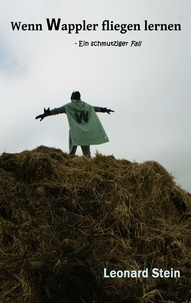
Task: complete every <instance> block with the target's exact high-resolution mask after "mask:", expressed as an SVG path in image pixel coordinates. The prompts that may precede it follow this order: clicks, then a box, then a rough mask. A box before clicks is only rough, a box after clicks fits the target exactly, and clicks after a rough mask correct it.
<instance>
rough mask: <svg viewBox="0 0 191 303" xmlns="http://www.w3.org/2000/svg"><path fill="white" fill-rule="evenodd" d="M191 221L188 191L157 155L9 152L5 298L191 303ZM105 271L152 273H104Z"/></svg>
mask: <svg viewBox="0 0 191 303" xmlns="http://www.w3.org/2000/svg"><path fill="white" fill-rule="evenodd" d="M190 227H191V196H190V194H189V193H188V192H186V191H185V190H183V189H182V188H181V187H180V186H178V185H177V184H176V183H175V181H174V178H173V176H172V175H171V174H169V173H168V172H167V171H166V169H165V168H164V167H162V166H161V165H160V164H159V163H157V162H155V161H147V162H144V163H136V162H133V163H132V162H130V161H128V160H124V159H123V160H118V159H115V158H114V157H113V156H103V155H101V154H97V155H96V156H95V158H93V159H87V158H85V157H78V156H70V155H68V154H66V153H63V152H62V151H61V150H59V149H55V148H49V147H45V146H40V147H38V148H36V149H34V150H32V151H23V152H21V153H17V154H9V153H3V154H2V155H1V156H0V237H1V246H0V250H1V259H0V281H1V283H0V302H1V303H4V302H8V303H9V302H10V303H12V302H14V303H40V302H42V303H45V302H46V303H70V302H72V303H80V302H86V303H98V302H100V303H114V302H116V303H120V302H121V303H130V302H131V303H151V302H153V303H155V302H156V303H158V302H176V303H180V302H181V303H182V302H189V300H190V296H191V293H190V285H191V238H190ZM104 268H105V269H106V270H107V273H110V272H111V271H116V272H118V271H120V272H121V271H124V270H128V271H136V272H137V271H142V270H145V269H147V270H148V273H149V275H148V277H145V278H144V277H130V278H127V277H122V278H120V277H115V278H112V277H110V278H106V277H104ZM153 268H157V269H162V270H171V271H172V270H174V271H176V270H177V271H179V272H180V276H179V277H171V278H167V277H166V278H165V277H161V276H160V277H157V278H156V277H153V276H152V275H151V273H152V270H153Z"/></svg>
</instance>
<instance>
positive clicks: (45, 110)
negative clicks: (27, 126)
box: [35, 107, 51, 121]
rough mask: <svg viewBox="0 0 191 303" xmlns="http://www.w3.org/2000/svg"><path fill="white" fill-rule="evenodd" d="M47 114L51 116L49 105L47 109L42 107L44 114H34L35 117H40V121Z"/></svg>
mask: <svg viewBox="0 0 191 303" xmlns="http://www.w3.org/2000/svg"><path fill="white" fill-rule="evenodd" d="M47 116H51V111H50V107H49V108H48V109H46V108H44V114H42V115H39V116H36V117H35V119H40V121H42V120H43V119H44V118H45V117H47Z"/></svg>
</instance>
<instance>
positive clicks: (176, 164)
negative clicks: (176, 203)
mask: <svg viewBox="0 0 191 303" xmlns="http://www.w3.org/2000/svg"><path fill="white" fill-rule="evenodd" d="M0 8H1V9H0V100H1V133H0V153H2V152H8V153H9V152H11V153H15V152H21V151H23V150H25V149H29V150H31V149H34V148H36V147H37V146H39V145H47V146H51V147H56V148H60V149H62V150H63V151H64V152H68V122H67V118H66V116H65V115H64V114H63V115H58V116H52V117H48V118H46V119H44V120H43V121H42V122H39V120H35V116H36V115H38V114H41V113H42V112H43V108H44V107H46V108H47V107H50V108H54V107H59V106H62V105H63V104H65V103H67V102H69V101H70V95H71V92H72V91H73V90H79V91H80V92H81V97H82V100H84V101H85V102H87V103H90V104H92V105H96V106H103V107H108V108H111V109H113V110H115V113H113V114H111V115H110V116H109V115H107V114H101V113H100V114H98V115H99V117H100V120H101V122H102V124H103V126H104V128H105V130H106V133H107V134H108V137H109V139H110V142H109V143H106V144H103V145H98V146H92V147H91V152H92V155H93V156H94V155H95V152H96V150H98V151H99V152H101V153H102V154H105V155H114V156H115V158H125V159H128V160H130V161H136V162H144V161H147V160H155V161H158V162H159V163H160V164H161V165H163V166H164V167H165V168H166V169H167V170H168V171H169V172H170V173H171V174H172V175H173V176H174V177H175V181H176V182H177V184H179V185H181V186H182V187H183V188H184V189H186V190H189V191H191V181H190V179H191V178H190V171H191V139H190V131H191V119H190V114H191V98H190V97H191V82H190V80H191V59H190V54H191V41H190V32H191V18H190V12H191V1H190V0H168V1H166V0H145V1H144V0H133V1H130V0H97V1H88V0H81V1H77V0H76V1H75V0H74V1H66V0H57V1H53V0H41V1H40V0H38V1H37V0H17V1H14V0H0ZM46 18H49V19H50V20H51V19H52V18H55V19H56V20H57V19H58V18H61V24H81V23H82V22H83V20H85V22H86V23H87V24H98V26H97V27H96V30H95V31H92V30H89V31H87V30H86V31H82V30H81V31H80V33H79V34H76V33H75V30H74V31H72V33H71V34H69V33H68V31H67V30H58V31H55V30H52V31H49V30H48V28H47V23H46ZM104 20H109V21H113V24H119V25H120V24H140V30H139V31H135V30H134V31H133V30H132V31H130V30H128V31H127V33H124V34H123V33H120V31H119V30H113V31H103V30H102V22H103V21H104ZM144 20H147V22H148V23H149V24H162V23H166V24H180V25H181V31H174V30H173V31H166V32H165V31H145V30H144ZM11 22H21V24H33V23H34V24H41V25H42V30H41V31H24V30H19V31H18V30H14V31H13V29H12V26H11ZM65 28H66V27H65ZM83 40H85V41H86V42H88V43H89V46H84V47H79V41H83ZM117 40H119V41H125V42H128V44H127V46H123V47H117V46H110V47H109V46H100V47H98V46H97V47H96V46H91V45H90V44H91V42H92V41H117ZM131 41H138V42H139V41H142V42H141V43H139V44H141V46H137V47H135V46H132V47H131V46H130V45H131ZM78 155H81V149H80V148H78Z"/></svg>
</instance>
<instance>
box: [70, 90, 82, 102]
mask: <svg viewBox="0 0 191 303" xmlns="http://www.w3.org/2000/svg"><path fill="white" fill-rule="evenodd" d="M80 98H81V95H80V92H78V91H76V92H73V93H72V95H71V100H80Z"/></svg>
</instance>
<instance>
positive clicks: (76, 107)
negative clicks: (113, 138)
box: [65, 100, 109, 146]
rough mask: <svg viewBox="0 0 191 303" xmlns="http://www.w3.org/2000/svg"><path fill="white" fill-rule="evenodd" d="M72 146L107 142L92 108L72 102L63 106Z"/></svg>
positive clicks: (85, 104) (78, 102)
mask: <svg viewBox="0 0 191 303" xmlns="http://www.w3.org/2000/svg"><path fill="white" fill-rule="evenodd" d="M65 110H66V114H67V118H68V123H69V126H70V136H71V140H72V144H73V146H85V145H97V144H102V143H106V142H109V139H108V137H107V134H106V132H105V130H104V128H103V126H102V124H101V122H100V120H99V118H98V116H97V114H96V113H95V110H94V108H93V106H91V105H89V104H87V103H85V102H84V101H77V100H74V101H73V102H70V103H67V104H66V105H65Z"/></svg>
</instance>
